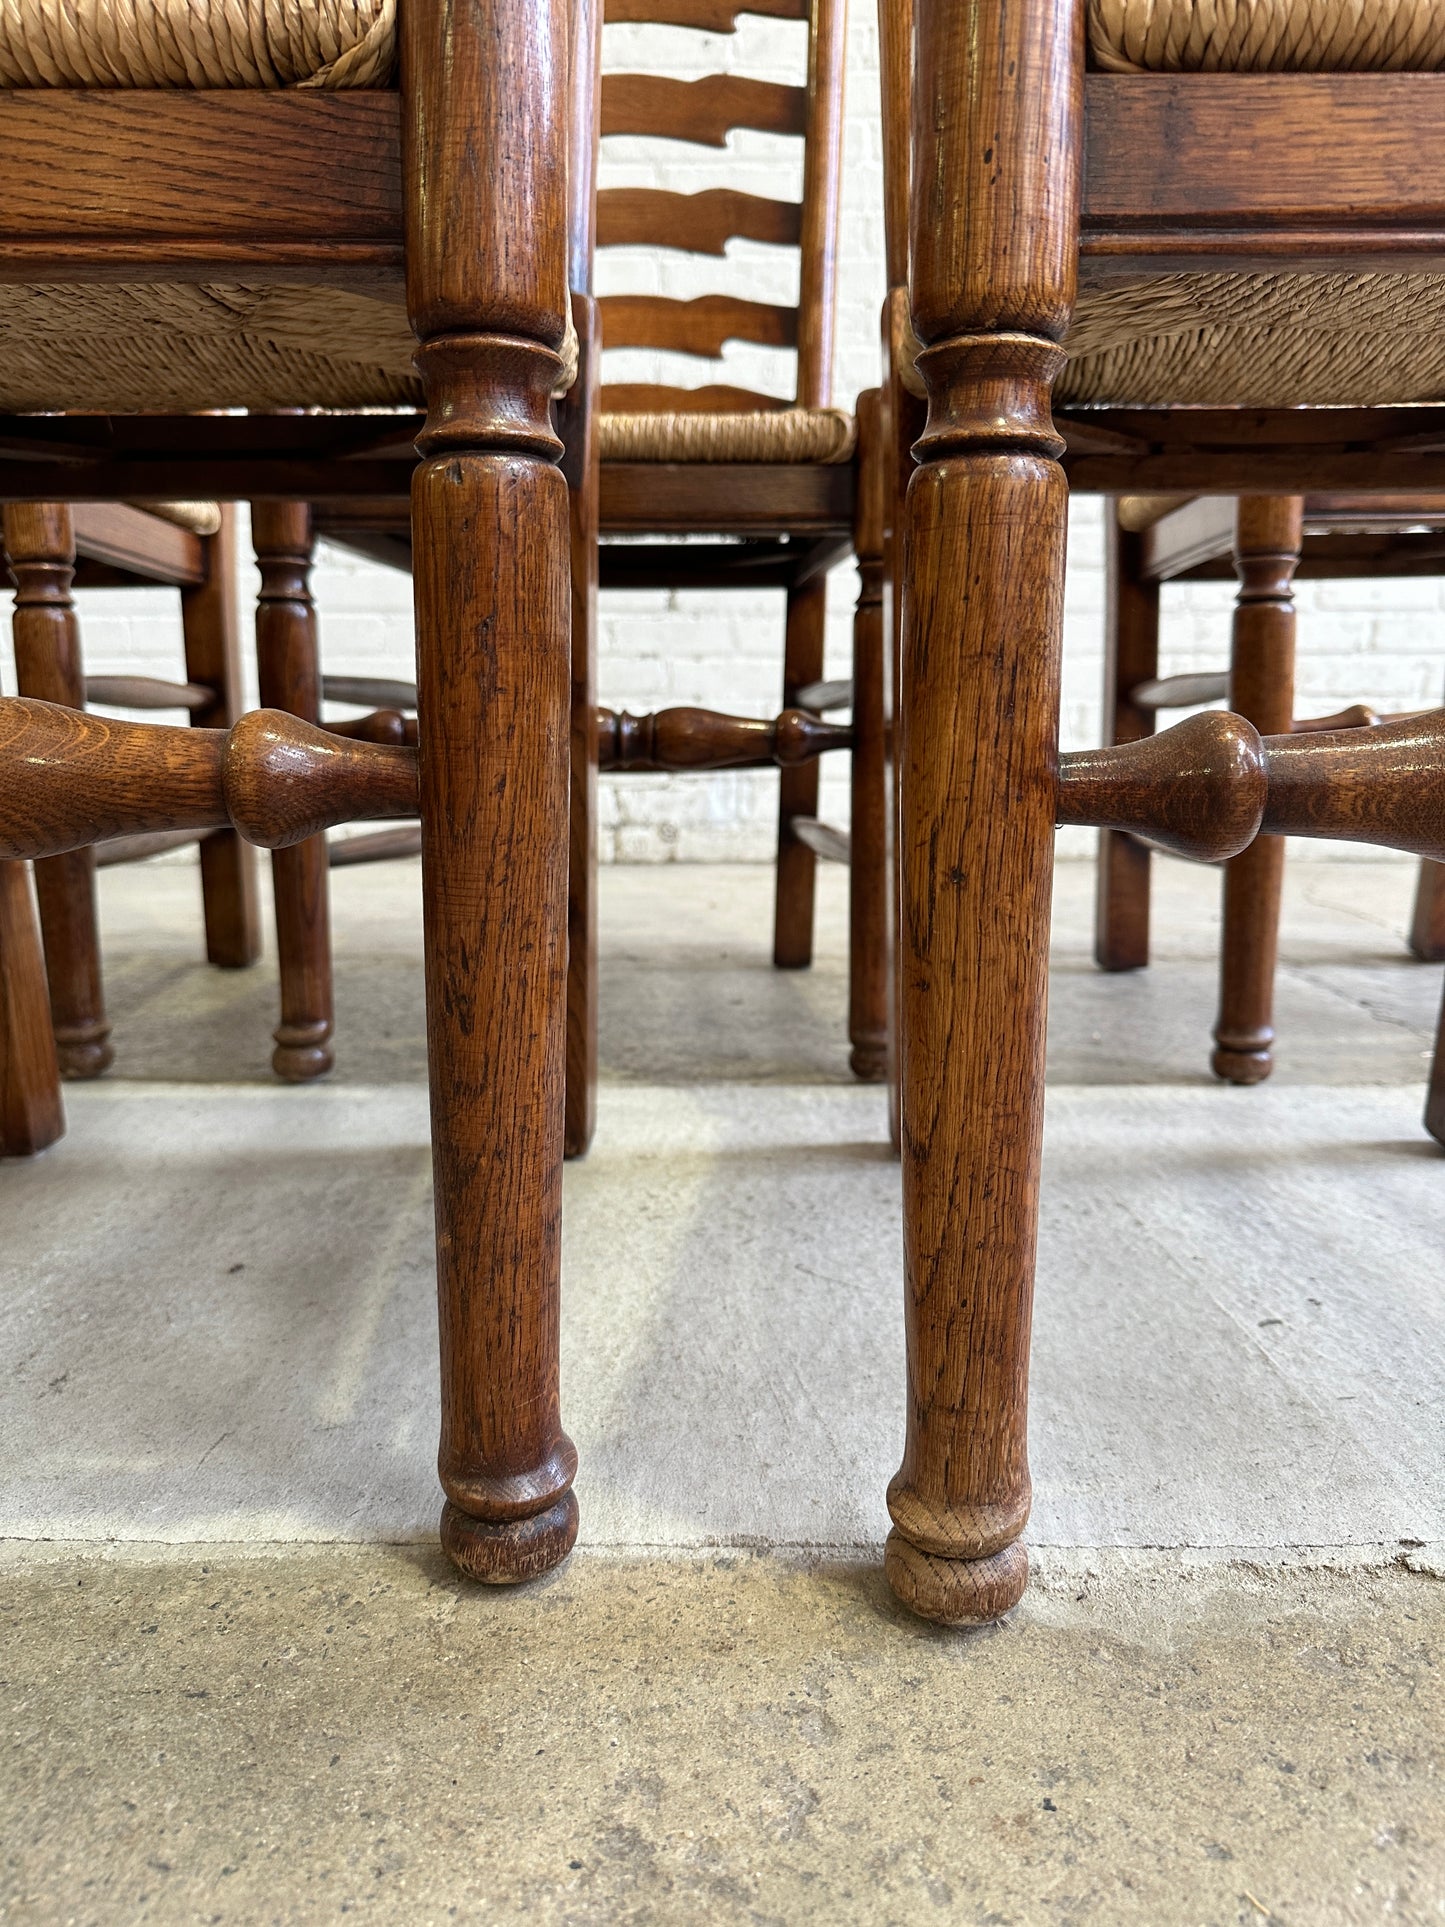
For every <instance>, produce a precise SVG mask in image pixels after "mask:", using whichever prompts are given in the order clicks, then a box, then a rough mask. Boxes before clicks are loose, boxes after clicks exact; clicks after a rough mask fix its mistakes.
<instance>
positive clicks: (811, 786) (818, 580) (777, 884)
mask: <svg viewBox="0 0 1445 1927" xmlns="http://www.w3.org/2000/svg"><path fill="white" fill-rule="evenodd" d="M827 613H828V579H827V577H826V576H814V577H813V578H812V579H811V580H810V581H808V582H805V583H803V584H801V585H800V586H799V587H797V588H793V589H789V591H788V614H787V634H786V640H785V642H784V647H783V708H784V709H791V708H793V706H794V705H795V703H796V702H797V698H798V691H799V690H800V689H802V688H803V687H804V685H805V684H807V683H810V682H817V681H819V680H820V678H821V677H822V674H823V639H824V630H825V624H826V620H827ZM819 774H820V772H819V768H818V763H817V760H816V759H814V760H813V761H812V762H809V763H801V764H799V765H798V766H797V768H795V769H785V770H784V771H783V772H782V774H781V775H780V777H779V779H778V862H777V869H776V871H775V872H774V881H773V963H774V965H775V966H776V968H777V969H779V970H806V969H807V967H808V966H809V964H811V963H812V961H813V898H814V891H815V885H816V882H817V874H818V859H817V857H816V856H815V855H814V854H813V852H812V850H811V849H809V847H808V845H807V844H806V843H803V842H800V841H799V839H798V838H797V837H796V836H794V834H793V818H794V817H796V816H816V815H817V814H818V780H819Z"/></svg>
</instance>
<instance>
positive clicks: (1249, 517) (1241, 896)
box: [1210, 495, 1304, 1084]
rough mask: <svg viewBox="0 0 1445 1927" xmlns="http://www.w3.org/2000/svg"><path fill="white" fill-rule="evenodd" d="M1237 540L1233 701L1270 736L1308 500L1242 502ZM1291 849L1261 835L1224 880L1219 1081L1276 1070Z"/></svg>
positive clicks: (1256, 1078)
mask: <svg viewBox="0 0 1445 1927" xmlns="http://www.w3.org/2000/svg"><path fill="white" fill-rule="evenodd" d="M1236 517H1237V520H1236V531H1235V541H1234V552H1235V566H1236V569H1237V570H1238V574H1239V592H1238V594H1237V596H1236V598H1235V604H1234V621H1233V633H1232V636H1231V640H1230V657H1229V703H1230V707H1231V708H1232V709H1234V710H1236V711H1237V712H1238V713H1239V714H1240V715H1241V716H1246V717H1248V719H1249V721H1250V722H1252V723H1253V724H1254V725H1255V727H1256V728H1257V729H1258V730H1259V731H1260V733H1261V734H1262V735H1279V734H1281V733H1282V732H1284V731H1286V730H1288V729H1289V728H1290V726H1291V722H1292V719H1293V716H1294V655H1295V609H1294V595H1293V581H1294V571H1295V568H1296V566H1297V563H1298V558H1299V552H1300V545H1301V543H1302V541H1303V536H1304V502H1303V499H1302V498H1301V497H1300V496H1297V495H1286V496H1269V495H1246V496H1241V497H1240V500H1239V504H1238V507H1237V511H1236ZM1283 882H1284V844H1283V843H1282V842H1280V841H1279V839H1278V838H1277V837H1268V836H1262V837H1259V838H1257V839H1256V840H1255V841H1254V842H1253V843H1252V844H1251V845H1250V847H1249V848H1248V849H1247V850H1245V851H1243V852H1241V854H1240V855H1239V856H1237V857H1235V858H1234V860H1233V861H1232V862H1231V863H1230V864H1229V865H1228V867H1227V869H1226V870H1225V873H1224V928H1223V935H1222V940H1221V944H1220V959H1219V1013H1218V1016H1217V1018H1216V1020H1215V1025H1214V1045H1215V1048H1214V1053H1213V1056H1212V1058H1211V1060H1210V1062H1211V1066H1212V1068H1213V1071H1214V1074H1215V1076H1216V1077H1222V1078H1225V1079H1226V1080H1227V1081H1228V1082H1230V1083H1232V1084H1257V1083H1259V1082H1260V1081H1261V1080H1262V1079H1263V1078H1266V1077H1268V1076H1269V1074H1270V1071H1271V1069H1272V1068H1273V1061H1274V1060H1273V1056H1272V1053H1271V1046H1272V1045H1273V1042H1274V973H1275V958H1276V954H1277V951H1278V946H1279V904H1280V891H1281V888H1282V886H1283Z"/></svg>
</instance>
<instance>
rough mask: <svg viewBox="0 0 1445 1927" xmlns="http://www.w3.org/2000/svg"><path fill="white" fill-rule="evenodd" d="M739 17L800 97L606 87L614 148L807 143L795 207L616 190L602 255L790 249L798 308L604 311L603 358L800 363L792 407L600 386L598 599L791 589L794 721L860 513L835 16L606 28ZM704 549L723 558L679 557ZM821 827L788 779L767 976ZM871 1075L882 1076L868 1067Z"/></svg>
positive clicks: (814, 5)
mask: <svg viewBox="0 0 1445 1927" xmlns="http://www.w3.org/2000/svg"><path fill="white" fill-rule="evenodd" d="M745 12H746V13H752V14H760V15H765V16H770V17H772V18H775V19H780V20H803V21H806V22H807V29H808V35H807V64H806V80H805V83H804V84H802V85H793V86H788V85H783V84H780V83H777V82H774V81H762V80H752V79H744V78H741V77H739V76H736V75H732V74H727V73H716V74H712V75H709V76H706V77H704V78H702V79H699V80H692V81H683V80H676V79H673V78H671V77H668V76H662V75H656V74H632V73H605V74H604V77H603V81H602V93H601V119H600V128H601V132H602V133H603V134H604V135H641V136H661V137H663V138H667V139H670V140H673V141H678V142H686V143H691V144H693V145H696V146H702V147H712V148H722V147H724V146H725V145H726V144H727V142H728V138H729V136H730V134H732V133H733V132H734V131H735V130H739V129H753V130H757V131H760V132H763V133H766V134H774V135H792V136H795V137H797V138H799V139H800V140H801V141H802V145H803V193H802V200H801V202H800V203H798V202H790V201H784V200H778V199H774V198H769V197H763V196H759V195H756V194H752V193H745V192H739V191H737V190H736V189H734V188H729V187H725V186H721V185H719V186H715V187H709V188H707V189H705V190H703V191H702V192H699V193H693V194H678V193H671V192H664V191H662V190H659V189H654V188H637V187H629V188H607V189H603V190H602V191H601V192H600V193H599V195H598V197H597V245H598V247H599V249H603V250H605V249H610V248H636V247H645V248H648V249H651V250H657V249H665V250H671V251H681V252H684V253H687V254H692V255H696V256H699V257H706V256H709V255H711V256H718V257H721V256H723V255H724V254H725V253H726V250H727V247H728V244H729V242H730V241H732V240H735V239H740V240H747V241H752V242H759V243H763V244H767V245H771V246H775V247H780V248H790V249H791V248H795V249H797V251H798V257H799V282H798V286H799V293H798V300H797V302H796V304H795V305H788V306H780V305H777V304H775V303H771V302H764V301H755V300H745V299H742V298H740V297H738V296H737V295H734V294H724V293H716V294H704V295H699V296H697V297H696V298H695V299H692V300H687V301H679V300H673V299H667V298H664V297H662V296H658V295H655V294H648V293H635V294H613V295H607V296H604V297H603V298H602V299H601V301H600V302H599V304H598V306H599V310H600V316H601V326H602V338H603V342H604V344H605V347H606V348H607V350H608V351H609V352H610V351H616V350H619V349H642V350H649V351H658V352H672V353H675V354H681V355H686V356H690V357H693V358H699V359H702V360H715V359H716V358H717V357H718V356H720V355H721V353H722V350H723V347H724V344H725V343H726V342H728V341H743V342H750V343H754V344H759V345H762V346H764V347H770V348H783V349H794V350H796V359H797V371H796V378H795V387H794V395H793V398H792V399H791V400H790V401H786V402H779V401H778V400H776V399H775V398H774V397H772V396H769V395H765V394H761V393H759V392H757V391H755V390H750V389H746V388H741V387H738V386H736V385H732V384H729V383H727V382H725V381H724V382H711V383H707V384H705V385H703V386H700V387H695V388H681V387H674V386H668V385H666V384H664V383H662V382H650V381H649V382H627V383H606V384H604V385H603V387H602V391H601V398H600V408H601V413H600V417H599V421H598V453H599V459H600V461H601V499H600V526H601V533H602V538H603V542H602V549H601V552H600V556H599V566H600V582H601V586H602V587H603V588H604V589H606V588H668V589H682V588H701V589H713V588H719V589H720V588H751V587H764V586H768V587H778V588H781V589H783V590H784V592H785V596H786V603H787V616H786V622H785V633H784V650H783V657H784V661H783V676H782V684H783V687H782V697H783V707H784V708H785V709H787V708H792V707H795V706H801V707H804V708H807V707H809V706H810V705H814V704H816V703H818V702H820V701H821V702H831V703H834V704H835V705H838V704H841V702H842V701H843V700H845V697H844V692H842V691H840V690H837V689H831V690H830V689H825V688H824V687H823V686H822V680H821V679H822V675H823V635H824V618H825V613H826V596H827V572H828V570H829V568H830V567H831V566H832V565H833V564H834V563H836V562H837V561H838V560H839V559H840V558H841V557H843V556H844V555H846V554H847V553H848V550H849V548H850V546H851V544H852V540H853V535H854V513H855V510H854V492H855V472H856V470H855V464H854V461H853V459H852V458H853V454H854V446H855V430H854V423H853V421H852V419H851V418H850V417H849V416H848V415H846V414H845V413H843V412H842V411H841V410H838V409H835V408H833V407H832V406H831V402H832V392H831V390H832V366H833V333H834V291H835V277H836V266H835V256H836V240H837V223H838V200H839V169H840V161H841V143H842V126H843V40H844V35H843V8H842V4H841V0H736V4H734V0H609V4H608V7H607V20H608V22H609V23H611V24H613V25H616V26H622V25H624V24H627V23H635V22H641V21H645V22H654V23H659V24H666V25H669V26H674V27H683V28H696V29H698V30H701V31H707V32H711V33H714V34H717V33H731V32H734V31H735V30H736V26H737V20H738V16H739V15H740V14H742V13H745ZM707 536H711V537H714V538H721V539H718V540H714V541H712V542H707V541H698V540H695V539H694V540H691V541H687V542H680V541H679V540H678V539H677V538H679V537H691V538H697V537H707ZM609 537H626V538H627V539H626V540H625V541H611V540H609V539H608V538H609ZM817 808H818V768H817V764H816V763H809V764H805V765H801V766H799V767H798V768H796V769H792V770H789V771H786V772H785V773H784V775H783V777H782V780H781V792H780V799H779V819H778V858H777V873H776V885H775V902H774V926H773V960H774V962H775V964H777V965H778V966H779V967H781V968H786V969H792V968H799V967H802V966H805V965H806V964H808V963H809V962H810V961H811V958H812V941H813V937H812V933H813V892H814V876H815V868H816V862H817V856H818V852H819V848H820V846H821V847H823V848H832V849H836V848H837V845H836V843H834V842H833V841H832V839H830V838H829V837H828V836H827V835H826V834H825V833H822V832H821V831H820V830H819V828H818V826H817ZM866 1054H867V1053H866V1050H865V1052H864V1053H863V1055H864V1056H866ZM858 1056H859V1052H858V1050H857V1046H856V1044H855V1057H858ZM862 1074H866V1075H874V1074H876V1071H874V1070H873V1069H872V1068H871V1067H870V1066H868V1065H864V1066H863V1068H862Z"/></svg>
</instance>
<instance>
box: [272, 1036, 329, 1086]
mask: <svg viewBox="0 0 1445 1927" xmlns="http://www.w3.org/2000/svg"><path fill="white" fill-rule="evenodd" d="M275 1037H276V1048H275V1050H274V1051H273V1052H272V1053H271V1068H272V1070H273V1071H275V1073H276V1075H277V1076H278V1077H279V1078H282V1079H283V1080H284V1081H285V1082H286V1083H288V1084H309V1083H310V1082H311V1081H312V1079H313V1078H317V1077H324V1076H325V1075H326V1073H327V1072H328V1071H329V1070H330V1069H331V1067H332V1064H333V1063H334V1062H335V1059H334V1058H333V1056H332V1054H331V1026H330V1025H329V1024H282V1025H281V1026H280V1028H279V1029H278V1030H277V1031H276V1032H275Z"/></svg>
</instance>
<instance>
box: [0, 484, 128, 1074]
mask: <svg viewBox="0 0 1445 1927" xmlns="http://www.w3.org/2000/svg"><path fill="white" fill-rule="evenodd" d="M4 515H5V521H4V526H5V551H6V554H7V555H8V556H9V559H10V568H11V571H12V573H13V574H14V577H15V584H16V594H15V619H14V636H15V681H16V687H17V688H18V689H19V691H20V694H21V695H22V696H38V697H40V698H41V699H42V700H43V701H45V702H51V703H64V704H65V705H66V706H67V707H68V708H70V709H83V708H84V707H85V673H84V668H83V665H82V662H81V655H80V624H79V622H78V621H77V619H76V614H75V604H74V601H73V600H72V598H71V583H72V580H73V578H74V575H75V531H74V528H73V526H72V523H71V517H70V510H69V509H68V508H65V507H63V506H61V505H59V504H56V503H22V502H11V503H8V504H7V505H6V507H5V512H4ZM35 894H36V896H37V898H38V899H39V903H40V926H41V930H42V931H43V933H44V938H45V973H46V977H47V978H48V980H49V984H50V1014H51V1021H52V1022H53V1024H54V1026H55V1045H56V1051H57V1054H58V1057H59V1061H60V1070H61V1075H62V1076H64V1077H72V1078H85V1077H99V1076H100V1074H101V1072H102V1071H105V1070H108V1069H109V1068H110V1065H111V1063H112V1062H113V1060H114V1057H115V1052H114V1050H113V1049H112V1047H111V1043H110V1021H109V1019H108V1018H107V1016H106V1013H105V993H104V990H103V988H102V982H101V968H100V932H99V927H98V924H97V920H96V905H95V852H94V850H91V849H85V850H70V851H67V852H66V854H65V855H64V856H52V857H47V858H45V860H44V861H43V862H41V863H37V864H36V865H35Z"/></svg>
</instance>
